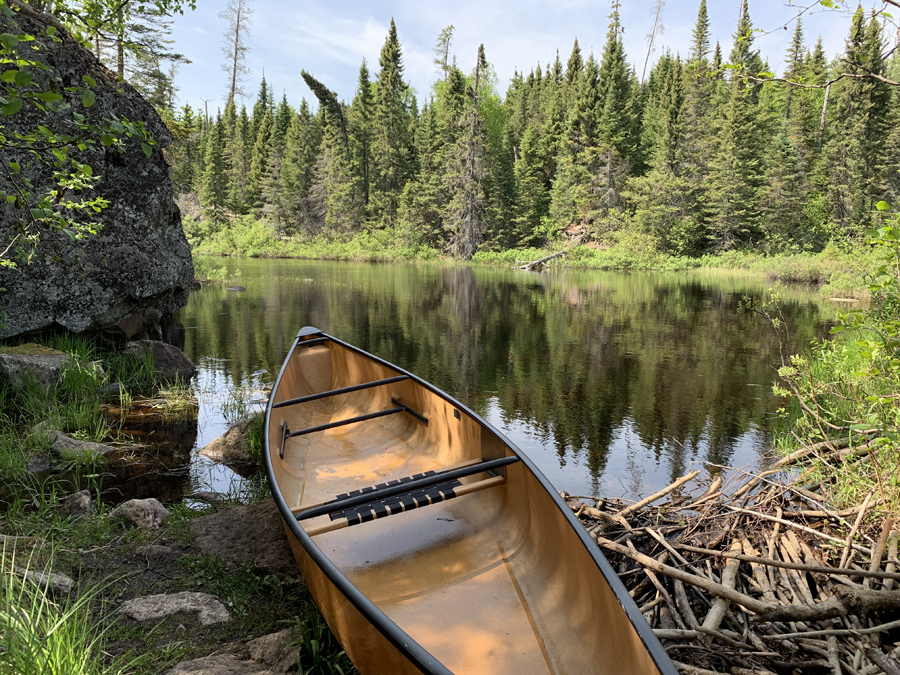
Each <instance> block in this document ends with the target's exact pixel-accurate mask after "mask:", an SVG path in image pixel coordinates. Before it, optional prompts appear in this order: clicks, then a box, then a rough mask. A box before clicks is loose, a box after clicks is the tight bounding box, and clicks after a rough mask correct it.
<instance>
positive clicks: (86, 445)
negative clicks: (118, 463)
mask: <svg viewBox="0 0 900 675" xmlns="http://www.w3.org/2000/svg"><path fill="white" fill-rule="evenodd" d="M50 449H51V450H52V451H53V452H55V453H56V454H58V455H59V456H60V457H63V458H72V457H84V456H97V455H106V454H107V453H110V452H115V448H113V447H112V446H111V445H102V444H101V443H91V442H90V441H79V440H77V439H75V438H72V437H71V436H66V435H65V434H63V433H59V432H57V434H56V437H55V438H54V439H53V442H52V443H51V444H50Z"/></svg>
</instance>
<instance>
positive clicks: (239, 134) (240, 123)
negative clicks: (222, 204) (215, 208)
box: [227, 106, 250, 214]
mask: <svg viewBox="0 0 900 675" xmlns="http://www.w3.org/2000/svg"><path fill="white" fill-rule="evenodd" d="M249 126H250V118H249V117H248V115H247V107H246V106H241V112H240V114H239V115H238V116H237V119H236V121H235V124H234V133H233V134H232V139H231V143H230V144H229V145H228V147H227V155H228V160H229V161H228V168H227V178H228V208H230V209H231V210H232V211H234V212H235V213H239V214H244V213H246V212H247V174H248V173H249V169H250V158H249V153H248V140H247V134H248V128H249Z"/></svg>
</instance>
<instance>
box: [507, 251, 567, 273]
mask: <svg viewBox="0 0 900 675" xmlns="http://www.w3.org/2000/svg"><path fill="white" fill-rule="evenodd" d="M565 254H566V252H565V251H558V252H556V253H552V254H551V255H547V256H544V257H543V258H539V259H538V260H532V261H531V262H526V263H525V264H524V265H516V266H515V267H513V269H514V270H528V271H531V270H534V269H537V268H539V267H543V265H544V263H545V262H549V261H550V260H553V259H554V258H560V257H562V256H564V255H565Z"/></svg>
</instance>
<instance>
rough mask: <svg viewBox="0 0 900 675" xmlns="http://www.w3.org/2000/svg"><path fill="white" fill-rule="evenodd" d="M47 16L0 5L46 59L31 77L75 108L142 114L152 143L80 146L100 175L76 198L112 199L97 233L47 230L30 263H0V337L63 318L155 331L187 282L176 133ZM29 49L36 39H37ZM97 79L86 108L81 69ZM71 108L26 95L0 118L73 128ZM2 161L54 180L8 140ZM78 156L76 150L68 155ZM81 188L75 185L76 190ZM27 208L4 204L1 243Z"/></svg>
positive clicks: (36, 179) (32, 177)
mask: <svg viewBox="0 0 900 675" xmlns="http://www.w3.org/2000/svg"><path fill="white" fill-rule="evenodd" d="M52 22H53V19H52V18H49V17H46V16H44V15H42V14H41V13H40V12H38V11H37V10H34V9H33V8H30V7H28V6H27V5H23V6H22V8H20V11H17V12H15V13H14V15H13V16H10V15H7V14H0V32H3V33H12V34H22V33H25V34H29V35H33V36H35V38H36V39H35V40H33V41H31V42H23V43H20V45H19V49H20V51H21V52H22V53H23V54H25V53H27V54H28V56H29V58H38V59H39V60H40V61H41V62H42V63H43V64H44V65H45V66H46V69H43V68H36V69H34V72H33V82H34V84H33V87H34V88H36V89H39V90H41V91H48V90H51V89H52V90H55V91H59V92H61V93H63V95H64V96H65V97H66V100H65V103H68V104H69V105H71V109H70V110H72V111H77V112H78V113H79V114H81V115H84V117H85V121H86V123H88V124H94V125H99V126H102V125H103V124H105V123H107V122H109V121H110V120H126V119H127V120H131V121H133V122H144V123H145V125H146V129H147V130H148V131H149V132H150V133H151V134H152V135H153V137H154V139H155V140H156V142H157V144H158V145H157V146H156V147H154V148H153V149H152V155H151V157H150V158H148V157H147V156H146V155H145V154H144V152H143V151H142V148H141V144H140V141H139V139H137V138H124V139H123V149H124V151H123V152H120V151H119V150H118V149H116V148H115V147H107V146H106V145H105V144H104V143H102V142H100V139H99V138H94V139H89V140H93V141H95V142H94V143H93V144H92V145H89V146H88V147H87V148H86V149H85V150H83V151H79V152H77V159H78V161H80V162H82V163H84V164H87V165H89V166H90V167H91V168H92V169H93V173H94V175H99V176H100V180H99V182H98V183H97V185H96V187H95V188H94V189H93V190H90V191H85V193H86V194H85V193H82V195H81V196H83V197H90V198H93V197H97V196H99V197H103V198H105V199H107V200H108V201H109V206H108V207H107V208H105V209H103V210H102V211H101V212H100V213H98V214H96V215H95V216H92V217H93V218H94V221H95V223H96V224H97V225H98V226H100V228H101V229H100V230H99V232H98V233H97V234H96V235H91V236H88V237H86V238H84V239H82V240H75V241H73V240H72V239H71V238H70V237H69V236H68V235H67V234H66V233H64V232H61V231H58V230H57V231H50V230H46V229H45V230H44V231H43V232H41V237H40V241H39V243H38V246H37V248H36V249H35V255H34V256H33V258H32V260H31V262H30V263H28V264H25V263H21V264H18V266H17V267H16V268H8V267H5V268H0V288H3V289H5V290H4V291H2V292H0V319H2V321H0V338H2V337H9V336H13V335H18V334H22V333H29V332H34V331H39V330H42V329H48V328H56V327H63V328H66V329H68V330H71V331H75V332H81V331H86V330H92V331H95V330H96V331H109V332H113V333H116V334H118V335H123V334H124V335H125V336H126V337H127V338H133V337H138V338H143V337H161V330H160V325H159V322H160V320H161V319H162V318H163V317H164V316H166V315H168V314H170V313H171V312H173V311H175V310H176V309H179V308H180V307H182V306H184V304H185V303H186V302H187V298H188V294H189V292H190V289H191V287H192V285H193V277H194V273H193V265H192V262H191V251H190V246H189V244H188V242H187V239H186V238H185V235H184V231H183V229H182V226H181V216H180V214H179V211H178V208H177V206H176V205H175V201H174V199H173V192H172V184H171V181H170V179H169V174H168V166H167V165H166V161H165V159H164V158H163V156H162V148H163V147H165V146H166V145H168V144H169V143H171V142H172V137H171V134H170V133H169V131H168V130H167V129H166V126H165V125H164V124H163V122H162V120H161V119H160V117H159V115H158V114H157V112H156V111H155V110H154V108H153V106H151V105H150V104H149V103H147V102H146V101H145V100H144V99H143V98H142V97H141V96H140V94H138V92H137V91H135V90H134V89H133V88H132V87H131V86H130V85H129V84H127V83H124V82H119V81H117V79H116V76H115V74H114V73H112V72H110V71H109V70H107V69H106V68H105V67H104V66H103V65H102V64H101V63H100V62H99V61H98V60H97V58H96V57H95V56H94V55H93V54H91V53H90V52H89V51H87V50H86V49H84V48H83V47H82V46H81V45H80V44H79V43H78V42H77V41H76V40H74V39H72V38H71V37H69V36H68V35H66V34H65V33H64V31H62V30H60V31H58V32H57V37H58V38H59V40H58V41H55V40H54V39H53V38H51V37H49V36H48V35H47V34H46V29H47V26H48V24H49V23H52ZM35 48H37V49H36V50H35ZM85 76H87V77H89V78H91V81H95V82H96V85H95V86H92V87H91V91H92V92H93V93H94V95H95V96H96V98H95V102H94V103H93V105H91V106H90V107H84V106H83V105H82V99H81V92H80V90H79V91H69V90H68V89H67V88H70V87H71V88H80V87H82V86H84V77H85ZM72 120H73V117H72V113H71V112H68V113H66V112H60V113H57V114H48V113H45V112H41V111H40V110H38V109H37V108H36V107H35V106H33V105H31V104H26V105H25V106H23V107H22V109H21V110H19V111H18V112H16V113H14V114H12V115H9V116H6V117H4V118H3V121H2V133H3V134H4V135H5V136H6V137H7V138H15V134H16V133H26V132H28V131H29V130H33V129H35V128H37V127H38V126H39V125H44V126H46V127H48V128H49V129H50V130H51V131H53V132H55V133H58V134H71V135H76V134H77V133H78V130H77V129H75V128H74V125H73V122H72ZM4 153H5V154H6V155H7V157H6V159H7V161H15V162H18V163H19V164H20V165H21V175H22V176H23V177H24V178H25V179H27V180H28V181H30V183H31V185H32V186H33V189H32V192H33V193H34V194H35V195H43V194H46V193H47V192H48V191H49V190H51V189H53V188H55V187H56V179H55V178H54V176H53V169H52V166H50V165H48V164H45V163H44V162H41V161H38V160H37V159H35V157H34V156H33V155H31V154H30V153H28V152H24V151H17V150H16V149H15V148H14V147H13V146H7V147H5V148H4ZM73 156H75V155H73ZM75 198H76V199H78V198H79V195H76V196H75ZM22 211H23V210H22V209H16V208H15V206H14V205H12V204H8V203H6V202H5V201H3V202H2V203H0V242H2V245H0V250H3V249H5V248H6V246H7V245H8V244H9V243H10V242H11V241H12V240H13V238H14V237H15V236H16V234H15V230H14V228H13V223H15V222H17V220H18V219H20V218H22Z"/></svg>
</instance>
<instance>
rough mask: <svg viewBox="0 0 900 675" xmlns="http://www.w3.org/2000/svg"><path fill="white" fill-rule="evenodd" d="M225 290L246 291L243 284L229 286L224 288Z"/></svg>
mask: <svg viewBox="0 0 900 675" xmlns="http://www.w3.org/2000/svg"><path fill="white" fill-rule="evenodd" d="M225 290H226V291H246V290H247V289H246V288H244V287H243V286H229V287H228V288H226V289H225Z"/></svg>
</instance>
